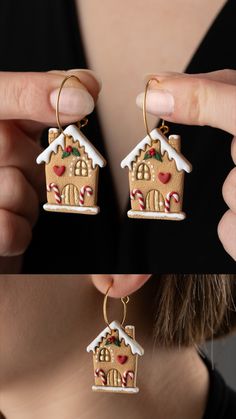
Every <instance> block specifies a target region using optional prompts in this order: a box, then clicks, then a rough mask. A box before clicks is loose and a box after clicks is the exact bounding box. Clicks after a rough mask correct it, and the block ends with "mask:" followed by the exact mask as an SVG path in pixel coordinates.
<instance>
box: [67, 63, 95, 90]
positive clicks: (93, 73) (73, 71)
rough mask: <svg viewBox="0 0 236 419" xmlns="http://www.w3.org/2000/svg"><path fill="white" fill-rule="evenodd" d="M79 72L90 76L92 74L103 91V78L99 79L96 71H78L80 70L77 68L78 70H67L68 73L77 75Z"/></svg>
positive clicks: (85, 69) (86, 69)
mask: <svg viewBox="0 0 236 419" xmlns="http://www.w3.org/2000/svg"><path fill="white" fill-rule="evenodd" d="M78 71H79V72H80V73H88V74H91V76H92V77H93V78H94V79H95V80H97V82H98V85H99V90H101V88H102V79H101V77H99V76H98V75H97V73H95V71H93V70H90V69H88V68H83V69H79V70H78V68H77V69H72V70H67V73H76V72H78Z"/></svg>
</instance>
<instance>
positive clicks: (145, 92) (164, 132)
mask: <svg viewBox="0 0 236 419" xmlns="http://www.w3.org/2000/svg"><path fill="white" fill-rule="evenodd" d="M152 81H155V82H156V83H158V84H159V83H160V82H159V80H158V79H156V78H155V77H152V78H151V79H149V80H148V81H147V83H146V86H145V91H144V96H143V121H144V126H145V129H146V133H147V135H148V136H149V138H150V140H151V141H153V138H152V137H151V134H150V130H149V128H148V122H147V107H146V103H147V92H148V87H149V85H150V83H151V82H152ZM159 130H160V131H161V132H162V133H163V134H164V135H165V134H167V133H168V132H169V127H168V126H167V125H166V124H165V121H164V119H162V123H161V126H160V128H159Z"/></svg>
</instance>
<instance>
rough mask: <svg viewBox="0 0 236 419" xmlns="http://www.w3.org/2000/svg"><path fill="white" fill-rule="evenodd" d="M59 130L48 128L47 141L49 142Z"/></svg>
mask: <svg viewBox="0 0 236 419" xmlns="http://www.w3.org/2000/svg"><path fill="white" fill-rule="evenodd" d="M59 133H60V130H59V129H58V128H50V129H49V131H48V143H49V144H51V143H52V142H53V141H54V140H55V139H56V138H57V137H58V136H59Z"/></svg>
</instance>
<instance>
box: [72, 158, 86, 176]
mask: <svg viewBox="0 0 236 419" xmlns="http://www.w3.org/2000/svg"><path fill="white" fill-rule="evenodd" d="M75 176H88V166H87V163H86V162H85V161H84V160H78V161H77V163H76V165H75Z"/></svg>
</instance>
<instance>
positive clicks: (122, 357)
mask: <svg viewBox="0 0 236 419" xmlns="http://www.w3.org/2000/svg"><path fill="white" fill-rule="evenodd" d="M127 359H128V357H127V356H126V355H117V361H118V362H119V363H120V364H122V365H123V364H125V363H126V361H127Z"/></svg>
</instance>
